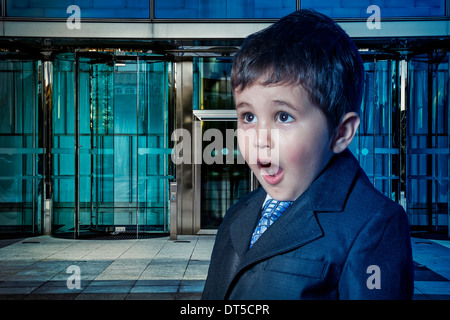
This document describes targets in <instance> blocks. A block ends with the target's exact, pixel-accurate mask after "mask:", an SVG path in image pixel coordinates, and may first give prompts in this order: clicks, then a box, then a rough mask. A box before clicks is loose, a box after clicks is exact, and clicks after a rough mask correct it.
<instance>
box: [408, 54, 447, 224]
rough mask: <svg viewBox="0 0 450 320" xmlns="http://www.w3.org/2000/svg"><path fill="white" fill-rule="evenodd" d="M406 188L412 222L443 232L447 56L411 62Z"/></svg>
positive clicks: (445, 179)
mask: <svg viewBox="0 0 450 320" xmlns="http://www.w3.org/2000/svg"><path fill="white" fill-rule="evenodd" d="M408 71H409V74H408V76H409V85H410V101H411V103H410V108H409V109H408V110H407V111H408V114H407V121H408V122H407V159H408V166H407V177H408V180H407V183H408V184H407V187H408V199H407V200H408V202H407V203H408V213H409V214H410V220H411V223H412V224H414V225H416V226H418V228H419V229H420V228H421V229H426V230H428V231H431V230H433V231H440V230H441V229H442V228H443V227H444V228H445V227H446V226H447V225H448V216H449V206H448V205H449V202H450V198H449V184H448V180H449V165H450V162H449V140H448V134H449V132H448V127H449V117H448V115H449V111H450V110H449V102H448V95H449V89H448V81H449V61H448V54H447V53H443V52H438V53H435V54H430V55H419V56H416V57H414V58H413V59H412V60H411V61H410V64H409V70H408Z"/></svg>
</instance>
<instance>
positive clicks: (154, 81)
mask: <svg viewBox="0 0 450 320" xmlns="http://www.w3.org/2000/svg"><path fill="white" fill-rule="evenodd" d="M69 56H70V59H69V61H71V63H70V65H71V66H72V69H73V61H72V60H73V56H71V55H69ZM154 59H155V58H154V57H151V56H145V55H142V56H137V55H136V54H134V55H132V54H130V55H128V56H123V57H117V58H116V59H115V62H113V57H112V55H110V54H101V53H98V54H96V55H95V56H93V55H89V57H87V56H86V55H85V56H81V57H80V58H79V71H80V72H79V86H78V87H79V101H80V104H79V110H80V115H79V118H80V177H79V179H80V217H79V224H80V231H83V230H85V231H96V230H99V231H105V230H106V231H114V230H115V229H114V227H116V226H121V227H125V231H127V232H136V231H137V228H138V229H139V231H164V232H166V231H167V230H168V226H167V221H168V219H167V214H168V204H167V201H168V196H167V194H168V193H167V192H168V182H167V180H168V179H171V178H172V177H171V176H169V175H168V169H167V167H168V154H169V153H170V150H169V149H168V148H167V146H168V140H167V132H168V128H167V127H168V102H167V97H168V95H169V94H168V84H169V80H168V78H169V72H170V69H169V64H168V63H166V62H162V61H157V60H154ZM60 60H61V59H60ZM55 66H56V64H55ZM63 66H64V65H61V62H59V64H58V65H57V67H58V68H57V70H58V71H57V72H56V73H57V74H62V70H61V69H62V67H63ZM72 69H70V70H68V71H70V75H69V76H68V77H62V76H61V75H59V76H58V77H55V79H57V80H58V83H56V81H55V87H56V88H63V87H64V85H63V83H64V82H62V81H61V79H65V81H66V82H67V79H70V81H73V80H74V78H73V70H72ZM69 84H70V85H71V86H72V87H71V88H66V90H65V91H64V92H63V93H61V94H64V95H66V96H69V95H71V96H72V97H73V96H74V82H70V83H69ZM59 93H60V91H59V90H58V89H56V90H55V94H59ZM54 101H55V104H57V105H55V107H54V121H55V123H56V124H55V126H54V130H55V131H54V136H55V139H57V140H58V142H59V144H60V145H59V147H60V148H61V149H60V150H59V153H58V154H55V157H58V161H55V172H56V174H55V177H56V178H58V179H57V181H55V184H56V183H58V185H55V189H57V190H55V198H54V199H55V204H54V207H56V208H57V209H58V210H57V211H58V212H56V210H55V213H54V217H55V220H54V222H55V224H57V227H58V231H56V232H72V231H73V228H74V222H73V221H74V213H73V207H74V201H75V197H74V195H75V184H74V183H75V178H76V177H75V167H74V164H75V153H74V151H73V150H74V148H73V146H74V144H75V136H74V124H75V115H74V114H73V113H74V111H73V110H74V108H73V106H74V101H73V100H71V101H67V97H64V98H61V97H55V98H54ZM57 101H66V102H67V103H64V104H63V105H64V106H62V104H61V103H60V102H57ZM62 108H64V109H65V110H63V111H61V109H62ZM58 113H59V114H60V116H59V118H58V116H57V114H58ZM60 119H61V120H60ZM58 121H60V122H61V123H59V122H58ZM63 124H64V125H63ZM58 130H65V131H64V132H67V133H66V134H62V133H60V132H59V131H58ZM61 143H64V145H61ZM70 145H71V146H72V147H71V149H70V150H69V146H70ZM65 151H67V152H66V153H65ZM62 186H63V187H62ZM64 208H70V210H67V213H64V210H63V209H64ZM54 229H56V226H54Z"/></svg>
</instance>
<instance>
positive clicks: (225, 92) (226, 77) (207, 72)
mask: <svg viewBox="0 0 450 320" xmlns="http://www.w3.org/2000/svg"><path fill="white" fill-rule="evenodd" d="M232 63H233V61H232V58H196V59H194V109H234V108H235V105H234V99H233V93H232V92H231V86H230V73H231V66H232Z"/></svg>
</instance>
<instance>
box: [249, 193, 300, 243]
mask: <svg viewBox="0 0 450 320" xmlns="http://www.w3.org/2000/svg"><path fill="white" fill-rule="evenodd" d="M291 203H292V201H278V200H275V199H269V200H267V201H266V203H265V204H264V207H263V212H264V213H263V216H262V217H261V220H259V223H258V225H257V226H256V228H255V231H253V235H252V240H251V241H250V248H251V247H252V246H253V244H254V243H255V242H256V240H258V239H259V237H260V236H261V235H262V234H263V232H264V231H266V230H267V228H268V227H270V226H271V225H272V223H274V222H275V220H277V219H278V218H279V217H280V216H281V214H282V213H283V212H284V211H286V209H287V208H288V207H289V205H290V204H291Z"/></svg>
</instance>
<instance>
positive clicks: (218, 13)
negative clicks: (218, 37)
mask: <svg viewBox="0 0 450 320" xmlns="http://www.w3.org/2000/svg"><path fill="white" fill-rule="evenodd" d="M295 8H296V1H295V0H256V1H255V0H185V1H167V0H155V18H157V19H254V18H281V17H283V16H285V15H287V14H289V13H291V12H293V11H295Z"/></svg>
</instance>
